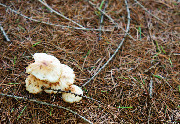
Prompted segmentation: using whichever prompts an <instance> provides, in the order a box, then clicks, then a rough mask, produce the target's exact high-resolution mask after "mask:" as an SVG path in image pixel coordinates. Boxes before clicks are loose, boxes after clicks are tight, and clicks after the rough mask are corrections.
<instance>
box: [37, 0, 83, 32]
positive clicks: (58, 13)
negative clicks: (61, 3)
mask: <svg viewBox="0 0 180 124" xmlns="http://www.w3.org/2000/svg"><path fill="white" fill-rule="evenodd" d="M38 1H39V2H40V3H42V4H43V5H44V6H46V7H47V8H48V9H50V10H51V11H52V12H54V13H55V14H57V15H59V16H61V17H63V18H65V19H67V20H68V21H70V22H72V23H74V24H76V25H78V26H79V27H81V28H84V29H85V27H83V26H82V25H80V24H78V23H77V22H75V21H73V20H71V19H69V18H67V17H66V16H64V15H62V14H61V13H60V12H57V11H55V10H54V9H52V8H51V7H50V6H49V5H48V4H46V3H45V2H43V1H42V0H38Z"/></svg>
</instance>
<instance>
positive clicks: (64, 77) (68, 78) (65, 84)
mask: <svg viewBox="0 0 180 124" xmlns="http://www.w3.org/2000/svg"><path fill="white" fill-rule="evenodd" d="M61 68H62V70H61V76H60V78H59V82H56V83H51V84H50V87H51V89H54V90H58V89H60V90H67V89H68V88H69V86H70V85H72V84H73V83H74V78H75V74H74V71H73V70H72V69H71V68H70V67H69V66H67V65H64V64H61ZM44 91H45V92H46V93H57V91H53V90H44Z"/></svg>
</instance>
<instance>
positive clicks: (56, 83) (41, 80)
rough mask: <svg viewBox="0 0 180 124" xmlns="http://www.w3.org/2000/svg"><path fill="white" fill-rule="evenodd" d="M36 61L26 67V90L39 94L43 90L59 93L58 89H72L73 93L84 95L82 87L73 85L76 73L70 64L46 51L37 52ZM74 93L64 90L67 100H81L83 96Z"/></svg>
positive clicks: (63, 96) (63, 95)
mask: <svg viewBox="0 0 180 124" xmlns="http://www.w3.org/2000/svg"><path fill="white" fill-rule="evenodd" d="M33 58H34V59H35V62H34V63H31V64H30V65H29V66H28V67H27V68H26V73H28V74H29V75H28V77H27V78H26V80H25V82H26V90H27V91H29V93H33V94H37V93H40V92H42V91H43V90H44V91H45V92H46V93H50V94H51V93H57V90H62V91H71V92H72V93H75V94H78V95H83V91H82V89H81V88H80V87H78V86H76V85H73V83H74V79H75V74H74V71H73V69H71V68H70V67H69V66H67V65H64V64H61V63H60V61H59V60H58V59H57V58H56V57H54V56H52V55H48V54H46V53H35V54H34V55H33ZM72 93H65V92H62V98H63V100H64V101H65V102H69V103H73V102H79V101H80V100H81V99H82V97H79V96H76V95H75V94H72Z"/></svg>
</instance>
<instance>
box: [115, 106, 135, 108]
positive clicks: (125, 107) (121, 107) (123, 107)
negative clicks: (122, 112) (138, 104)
mask: <svg viewBox="0 0 180 124" xmlns="http://www.w3.org/2000/svg"><path fill="white" fill-rule="evenodd" d="M117 108H133V107H132V106H127V107H125V106H118V107H117Z"/></svg>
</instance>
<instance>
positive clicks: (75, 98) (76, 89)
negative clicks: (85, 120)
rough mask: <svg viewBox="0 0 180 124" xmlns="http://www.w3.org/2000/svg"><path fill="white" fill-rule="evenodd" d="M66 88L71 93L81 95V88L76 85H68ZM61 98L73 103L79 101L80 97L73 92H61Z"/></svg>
mask: <svg viewBox="0 0 180 124" xmlns="http://www.w3.org/2000/svg"><path fill="white" fill-rule="evenodd" d="M68 90H70V91H71V92H72V93H75V94H79V95H80V94H81V95H83V91H82V89H81V88H80V87H78V86H76V85H70V86H69V88H68ZM62 99H63V100H64V101H65V102H69V103H73V102H79V101H80V100H81V99H82V97H79V96H75V95H74V94H71V93H62Z"/></svg>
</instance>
